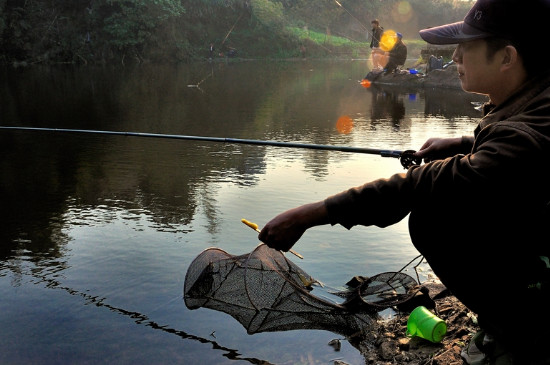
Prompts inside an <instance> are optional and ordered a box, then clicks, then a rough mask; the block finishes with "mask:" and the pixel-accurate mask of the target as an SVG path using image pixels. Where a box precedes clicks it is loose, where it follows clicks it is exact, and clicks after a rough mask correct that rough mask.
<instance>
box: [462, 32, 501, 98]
mask: <svg viewBox="0 0 550 365" xmlns="http://www.w3.org/2000/svg"><path fill="white" fill-rule="evenodd" d="M499 60H500V58H499V57H492V59H491V60H489V59H488V57H487V43H486V42H485V40H483V39H478V40H474V41H469V42H464V43H460V44H459V45H458V46H457V47H456V50H455V52H454V54H453V61H454V62H455V63H456V64H457V70H458V76H459V78H460V82H461V84H462V88H463V89H464V91H468V92H473V93H479V94H486V95H489V94H491V91H492V90H494V88H495V87H498V85H499V81H500V79H498V77H499V76H500V75H501V74H500V72H499V70H500V61H499Z"/></svg>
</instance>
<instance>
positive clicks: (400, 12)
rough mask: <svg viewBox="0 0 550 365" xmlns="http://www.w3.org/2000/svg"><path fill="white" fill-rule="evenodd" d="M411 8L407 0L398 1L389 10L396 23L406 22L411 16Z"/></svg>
mask: <svg viewBox="0 0 550 365" xmlns="http://www.w3.org/2000/svg"><path fill="white" fill-rule="evenodd" d="M413 13H414V12H413V9H412V6H411V4H410V3H409V2H408V1H399V2H398V3H396V4H395V5H394V6H393V8H392V11H391V15H392V19H393V20H394V21H395V22H398V23H407V22H408V21H409V20H411V18H412V16H413Z"/></svg>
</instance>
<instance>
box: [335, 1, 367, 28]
mask: <svg viewBox="0 0 550 365" xmlns="http://www.w3.org/2000/svg"><path fill="white" fill-rule="evenodd" d="M334 2H335V3H336V5H338V6H339V7H341V8H342V9H344V11H345V12H346V13H348V14H349V15H350V16H351V17H352V18H353V19H355V20H356V21H357V22H358V23H359V25H361V27H363V29H364V30H366V31H367V34H368V33H370V32H369V28H367V27H366V26H365V25H364V24H363V22H361V21H360V20H359V19H357V18H356V17H355V16H354V15H353V14H352V13H350V12H349V10H348V9H346V8H345V7H344V6H343V5H342V4H341V3H340V2H339V1H338V0H334Z"/></svg>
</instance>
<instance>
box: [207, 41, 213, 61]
mask: <svg viewBox="0 0 550 365" xmlns="http://www.w3.org/2000/svg"><path fill="white" fill-rule="evenodd" d="M208 52H209V57H208V58H210V59H212V58H213V57H214V43H210V48H209V49H208Z"/></svg>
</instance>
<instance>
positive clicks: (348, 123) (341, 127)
mask: <svg viewBox="0 0 550 365" xmlns="http://www.w3.org/2000/svg"><path fill="white" fill-rule="evenodd" d="M367 81H368V80H367ZM352 129H353V119H351V118H350V117H349V116H347V115H342V116H341V117H340V118H338V121H336V130H337V131H338V132H339V133H342V134H349V133H351V130H352Z"/></svg>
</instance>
